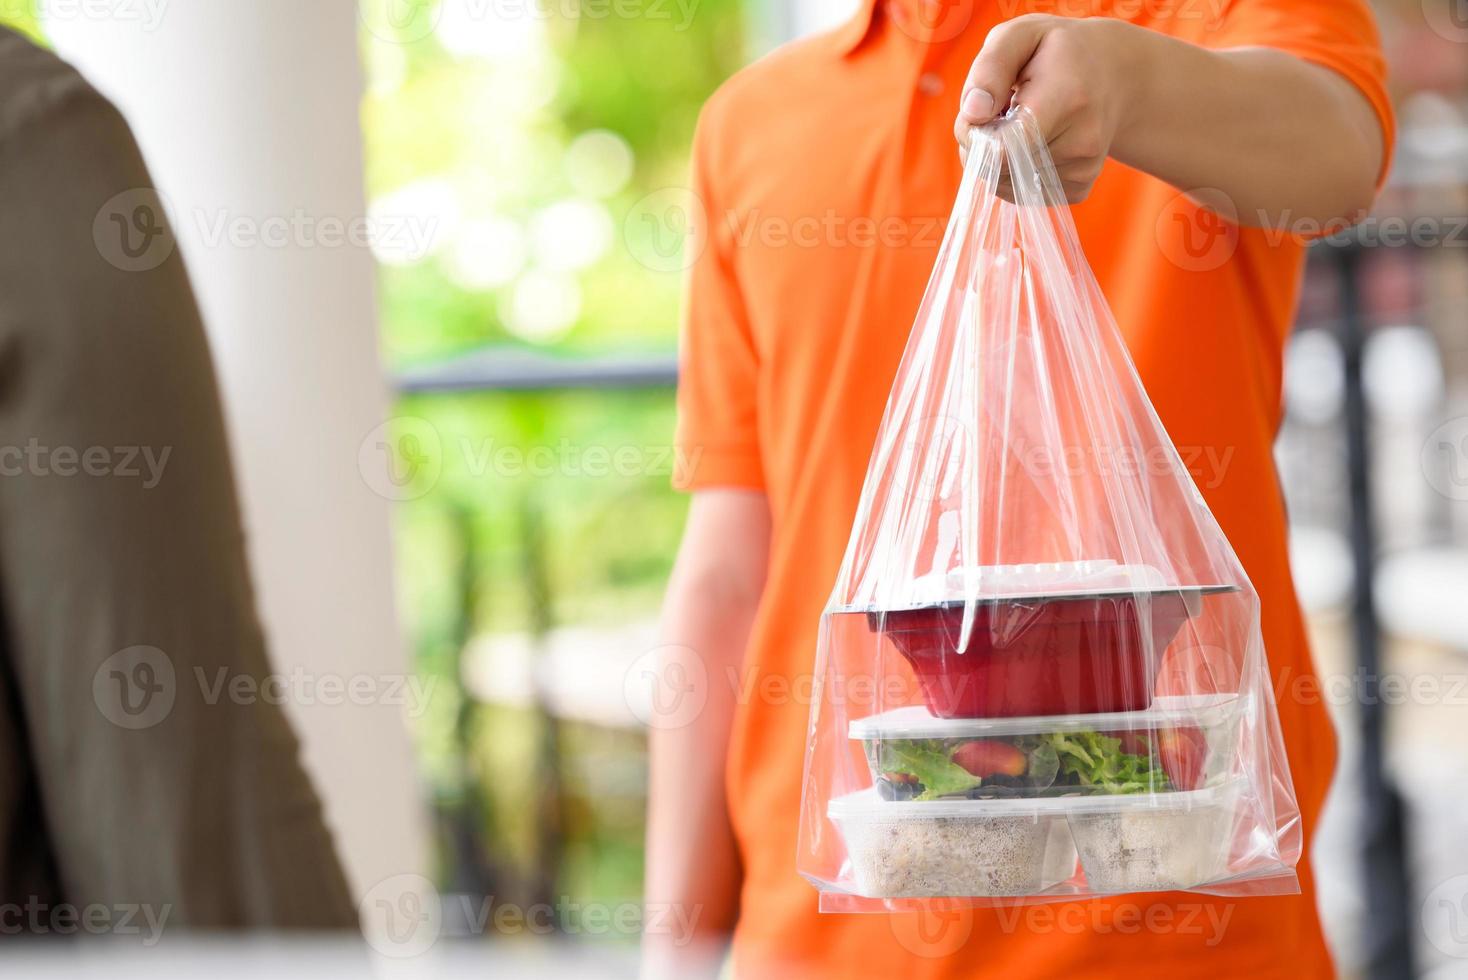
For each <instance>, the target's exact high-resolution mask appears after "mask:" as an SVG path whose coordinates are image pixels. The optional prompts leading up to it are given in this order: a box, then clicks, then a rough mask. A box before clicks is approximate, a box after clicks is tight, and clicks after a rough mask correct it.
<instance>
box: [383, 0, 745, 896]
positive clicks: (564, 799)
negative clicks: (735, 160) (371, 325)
mask: <svg viewBox="0 0 1468 980" xmlns="http://www.w3.org/2000/svg"><path fill="white" fill-rule="evenodd" d="M743 6H744V5H743V4H742V3H740V2H738V0H699V2H698V3H696V4H694V5H693V7H692V9H693V16H692V17H691V19H689V20H688V21H686V22H684V21H683V20H681V19H680V15H678V14H677V13H676V7H677V5H674V4H659V5H656V6H655V7H654V6H644V7H642V8H641V9H644V10H648V11H652V10H657V11H662V10H665V9H666V10H670V11H672V13H671V14H670V15H669V16H667V17H666V18H665V17H663V16H644V17H617V16H584V15H583V16H569V15H568V11H570V12H574V11H575V10H576V9H577V8H576V5H575V4H574V3H570V2H568V0H558V2H556V3H552V4H549V5H547V6H544V7H542V8H540V10H541V13H540V14H538V15H536V23H535V24H534V25H532V26H530V27H528V28H527V27H526V25H524V24H515V25H510V26H509V27H506V26H505V25H503V24H499V25H492V26H490V27H486V26H485V25H483V24H473V23H464V22H463V21H462V20H459V21H457V22H456V21H455V20H454V19H453V18H452V17H445V18H444V20H443V21H442V22H441V23H440V24H439V26H438V28H437V30H436V31H434V32H433V34H431V35H430V36H427V37H423V38H422V39H418V40H415V39H414V38H413V37H412V36H404V37H397V38H396V39H395V40H384V39H383V38H382V36H381V35H382V34H383V31H382V30H381V29H380V28H378V29H370V28H371V25H370V24H369V29H368V30H364V31H363V57H364V63H365V65H366V69H367V80H368V94H367V97H366V100H365V103H364V106H363V120H364V129H365V133H366V140H367V160H366V163H367V172H368V184H369V193H370V196H371V197H372V199H373V203H374V208H375V209H376V210H377V212H378V213H379V214H380V215H385V216H386V217H385V218H384V220H392V217H393V216H394V215H399V214H423V213H431V214H434V215H436V216H437V218H438V224H437V226H436V227H435V229H434V242H433V247H432V248H431V250H430V252H429V254H427V255H426V256H412V257H411V260H409V261H402V260H401V258H395V257H393V256H384V259H385V261H384V262H383V264H382V267H381V275H380V280H379V281H380V289H381V302H382V309H383V344H384V349H385V351H386V355H387V359H388V361H389V363H390V364H391V365H393V366H397V367H404V366H410V365H421V364H422V363H424V362H432V361H435V360H439V359H442V358H446V357H452V356H453V355H455V354H458V353H461V352H464V351H466V350H473V349H479V348H482V347H485V346H490V347H497V348H504V349H512V348H514V347H516V346H522V347H523V346H529V347H534V348H536V349H539V350H543V351H546V352H548V353H554V354H558V355H563V356H581V355H586V354H590V353H603V352H628V351H660V352H671V351H672V350H673V347H674V344H675V333H676V328H675V324H676V319H677V309H678V303H679V293H680V290H681V281H680V278H681V277H680V274H679V273H678V272H677V271H676V270H674V271H656V270H654V269H650V268H648V267H646V266H644V265H643V264H641V263H639V262H638V261H637V257H636V254H635V249H633V248H629V247H628V246H627V245H626V244H625V243H624V231H623V229H624V225H626V223H627V222H628V220H629V218H628V215H629V214H630V213H632V212H633V211H634V209H635V205H636V203H637V202H638V201H639V200H642V199H644V198H646V197H647V195H649V194H654V193H655V192H660V191H663V190H664V189H665V188H679V187H682V186H684V185H685V184H686V181H687V176H686V171H687V154H688V148H689V145H690V143H691V140H692V134H693V127H694V123H695V120H696V118H697V114H698V110H699V107H700V106H701V105H702V103H703V101H704V100H705V99H706V98H707V97H708V95H709V94H710V93H711V92H712V91H713V89H714V88H715V87H717V85H718V84H719V83H720V82H721V81H722V80H723V79H724V78H725V77H727V76H728V75H729V74H730V73H732V72H733V71H734V70H735V69H736V68H738V67H739V66H740V65H741V64H742V63H743V62H744V60H745V57H746V51H745V46H744V42H743V40H742V39H743V37H744V30H743V27H744V21H743V9H742V8H743ZM608 7H609V5H606V4H597V5H593V6H590V7H587V8H586V9H587V10H592V9H594V10H598V11H607V10H608ZM515 9H518V10H521V11H524V10H525V9H526V5H525V4H519V5H517V6H516V8H515ZM455 32H463V33H462V35H461V34H456V33H455ZM388 36H389V37H393V35H391V34H390V33H389V34H388ZM588 132H592V133H596V134H598V135H597V136H595V137H593V138H592V140H590V141H586V140H582V141H581V142H579V143H578V138H581V137H583V136H584V134H586V133H588ZM609 134H610V135H609ZM588 142H589V143H591V144H594V145H595V146H596V147H600V148H601V149H602V150H608V149H609V150H612V151H617V152H611V153H610V156H609V157H608V156H607V155H606V154H603V156H604V157H606V159H604V160H603V161H602V162H603V163H604V164H605V163H606V161H607V160H608V159H609V160H610V161H611V165H607V166H603V167H602V168H601V170H600V171H598V170H596V169H595V168H592V170H591V171H590V172H589V176H588V172H587V170H586V167H585V166H584V164H585V159H584V157H583V158H582V160H581V163H582V164H583V165H582V166H581V170H580V171H579V172H578V169H577V167H578V162H577V161H578V158H577V154H578V152H579V149H578V148H580V149H585V148H586V145H587V144H588ZM618 153H621V154H622V155H623V156H624V157H625V158H626V160H625V161H624V162H627V161H630V164H631V166H630V170H628V171H627V172H626V173H625V174H622V175H621V177H620V178H619V177H618V175H617V173H616V171H617V170H618V167H617V166H616V165H615V164H617V163H618V161H619V159H621V158H619V157H618ZM592 157H593V159H595V157H596V155H595V154H592ZM602 178H605V179H602ZM568 202H570V205H569V207H568ZM565 214H571V215H572V216H573V217H578V218H579V219H584V220H583V225H584V226H585V227H586V229H587V230H588V231H591V232H595V233H596V234H597V235H599V236H600V238H601V240H602V244H603V247H602V248H600V249H599V250H596V251H595V252H594V253H593V254H580V255H578V254H577V253H578V248H579V242H578V240H577V238H576V236H575V235H574V234H570V235H569V237H568V232H570V233H574V232H575V231H576V230H577V225H576V224H575V222H572V223H571V225H570V226H569V228H568V229H566V228H562V229H559V230H558V229H557V222H556V220H554V219H555V218H556V216H563V215H565ZM588 216H589V217H588ZM593 219H594V220H593ZM486 229H488V231H489V232H492V233H493V234H488V232H486ZM558 236H559V237H558ZM476 237H477V238H478V239H480V241H478V242H477V244H476ZM582 237H583V238H587V237H594V236H582ZM485 240H488V242H489V247H487V248H486V247H482V246H484V242H485ZM573 260H574V261H573ZM542 273H544V276H542ZM537 276H542V278H541V279H540V280H537V278H536V277H537ZM527 281H530V282H539V283H540V286H541V291H540V292H536V291H535V290H527V289H526V283H527ZM562 290H564V291H565V292H567V293H570V294H574V295H576V296H577V297H578V299H579V302H577V303H576V304H574V315H572V316H569V317H568V315H567V308H569V307H562V306H559V305H558V304H559V303H560V301H561V299H562V296H561V291H562ZM545 309H549V310H550V312H551V313H553V314H556V315H554V316H550V315H543V314H544V312H545ZM527 323H528V324H529V326H528V327H527V325H526V324H527ZM395 414H396V415H398V416H400V417H402V416H411V417H414V418H417V419H423V420H427V421H428V423H430V424H431V426H432V430H433V432H434V433H436V435H437V439H438V445H439V450H438V451H439V453H440V454H441V456H442V468H441V472H437V475H436V480H435V482H434V484H433V486H432V488H431V489H428V490H427V492H425V493H423V494H422V495H421V496H418V497H416V498H415V499H411V500H408V501H405V502H403V503H401V504H399V505H398V506H397V510H396V541H397V552H398V582H399V591H400V600H399V605H400V608H401V609H402V611H403V616H404V621H405V626H406V629H407V631H408V634H409V636H410V637H411V639H412V642H413V644H414V648H415V651H416V655H417V661H418V665H419V670H420V671H422V672H423V673H425V674H427V675H429V676H431V677H437V678H439V681H440V683H439V684H438V685H437V688H436V690H437V692H438V695H437V696H436V698H435V701H434V704H433V708H432V710H431V711H430V712H429V713H428V714H427V715H426V716H425V717H424V718H422V719H420V720H419V723H418V724H419V730H418V733H417V735H418V743H419V746H420V753H421V757H422V760H423V765H424V768H425V772H426V773H427V775H428V778H429V780H430V783H431V784H432V788H433V794H434V798H435V800H436V801H437V803H438V808H439V814H440V841H439V843H440V851H441V854H442V858H443V861H442V865H443V866H442V871H441V877H442V878H443V880H444V882H445V883H446V884H447V885H448V886H450V887H454V886H455V885H456V883H457V885H458V886H462V887H473V885H472V880H473V879H474V876H473V874H469V872H470V871H474V870H475V869H472V868H466V867H464V865H465V864H467V863H473V862H474V861H476V860H477V861H478V862H479V863H480V864H482V865H483V867H481V868H479V869H477V870H478V871H479V872H480V879H479V880H480V881H481V882H483V881H484V875H485V874H493V875H495V876H498V878H497V880H496V881H495V882H494V884H493V887H496V888H498V889H499V890H500V891H501V893H510V894H516V893H518V894H519V896H520V897H521V899H522V900H525V899H530V898H532V897H533V895H532V894H531V893H530V892H529V891H528V889H529V888H530V885H529V883H530V882H533V881H534V880H535V877H536V875H537V874H538V873H541V872H543V871H544V867H545V866H546V865H547V864H548V863H549V864H553V865H554V874H555V878H556V881H555V882H554V883H553V885H552V887H553V889H554V890H555V891H556V893H557V894H564V895H567V896H570V897H572V898H574V899H575V900H577V901H582V902H586V901H601V902H608V903H613V902H621V901H626V900H629V899H631V900H635V899H636V898H637V896H638V894H639V892H640V887H641V873H642V812H643V803H644V801H643V798H642V794H643V792H644V790H643V786H644V781H645V757H644V742H643V738H642V735H641V733H640V732H635V731H610V730H607V729H604V728H599V727H597V726H594V725H588V724H582V723H570V722H556V721H554V720H551V719H548V718H547V717H546V716H545V715H544V714H543V713H541V712H536V711H534V710H532V709H531V708H527V707H526V706H523V705H497V704H478V703H476V702H475V700H474V697H473V693H472V692H471V691H469V690H466V688H465V687H464V686H463V685H462V684H461V680H462V677H463V675H464V674H465V672H466V664H465V663H464V651H465V648H466V646H470V647H472V646H473V643H472V640H473V638H474V637H476V636H484V635H504V634H507V633H522V634H529V635H531V636H534V635H538V634H544V633H545V631H547V630H549V629H554V628H556V627H558V626H563V625H573V624H574V625H579V626H592V627H598V626H601V627H607V628H615V627H616V626H618V625H620V624H625V623H628V622H629V621H631V622H635V621H639V620H646V619H648V618H650V617H651V616H653V615H654V614H655V610H656V607H657V602H658V598H659V596H660V593H661V589H662V585H663V582H664V581H665V579H666V577H667V574H668V571H669V569H670V566H671V561H672V557H673V554H674V552H675V550H676V547H677V541H678V536H679V533H680V531H681V525H682V515H683V509H684V503H683V501H682V499H681V498H680V497H679V496H678V495H676V494H674V493H673V492H672V490H671V489H670V486H669V484H670V480H671V478H672V475H673V472H672V468H673V466H674V465H676V461H675V460H674V459H673V458H671V457H670V455H669V452H670V446H671V438H672V431H673V422H674V413H673V399H672V392H671V391H670V390H659V389H652V390H634V391H628V390H622V391H617V390H605V391H576V392H542V393H523V392H522V393H506V392H477V393H463V394H420V395H413V396H409V397H404V398H402V399H400V401H399V404H398V406H397V409H396V412H395ZM414 424H421V423H414ZM619 454H620V455H619ZM607 459H619V460H620V461H621V462H620V464H614V465H612V466H610V467H607V466H605V465H598V464H604V463H605V461H606V460H607ZM532 645H533V644H532ZM613 693H614V696H620V694H619V692H613ZM548 734H549V736H550V738H549V740H548V739H547V736H548ZM548 746H550V747H549V748H548ZM547 752H551V753H554V755H555V756H556V762H555V765H556V769H557V771H556V772H555V774H554V778H553V779H550V780H549V783H548V778H549V777H548V774H547V773H546V772H545V771H544V770H545V768H546V753H547ZM548 791H549V792H553V793H554V794H555V795H556V799H557V803H556V805H555V808H554V810H555V818H556V820H557V822H558V825H559V831H558V833H559V835H560V839H559V840H558V842H556V845H555V851H556V853H555V854H554V855H552V854H549V853H547V842H546V840H545V833H544V830H545V828H544V826H543V824H544V819H543V815H544V808H543V807H538V806H537V805H535V801H536V800H537V799H538V798H539V797H541V796H543V795H544V794H545V793H546V792H548ZM466 824H467V826H468V829H469V833H470V834H471V835H472V836H475V837H476V838H479V839H480V843H481V844H482V845H483V847H484V849H485V852H486V853H483V854H476V853H474V849H473V848H468V849H466V848H465V846H464V844H463V841H462V838H463V836H464V832H465V827H466ZM466 876H467V878H468V879H469V880H470V881H471V884H469V885H465V884H464V882H465V881H466ZM506 882H508V884H506ZM483 887H490V885H483Z"/></svg>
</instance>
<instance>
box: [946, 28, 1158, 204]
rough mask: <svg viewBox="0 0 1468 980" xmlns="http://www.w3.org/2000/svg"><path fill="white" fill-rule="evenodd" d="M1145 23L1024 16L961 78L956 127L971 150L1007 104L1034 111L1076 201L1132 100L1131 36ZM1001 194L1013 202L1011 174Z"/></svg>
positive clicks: (993, 38) (990, 41)
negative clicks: (974, 134) (977, 132)
mask: <svg viewBox="0 0 1468 980" xmlns="http://www.w3.org/2000/svg"><path fill="white" fill-rule="evenodd" d="M1132 30H1140V28H1135V27H1132V26H1131V25H1129V24H1125V23H1123V22H1121V21H1117V20H1111V19H1109V18H1105V17H1089V18H1085V19H1076V18H1069V17H1052V16H1049V15H1047V14H1026V15H1025V16H1023V17H1016V18H1015V19H1014V20H1011V21H1006V22H1005V23H1003V24H1000V25H999V26H998V27H996V28H994V29H993V30H992V31H990V32H989V36H988V37H987V38H985V40H984V47H983V50H981V51H980V52H979V56H978V57H977V58H976V59H974V64H973V67H972V68H970V69H969V73H968V80H967V81H966V82H965V83H964V89H963V101H962V103H961V104H960V107H959V111H958V118H957V119H956V120H955V121H954V124H953V132H954V135H955V136H956V137H957V138H958V143H959V147H960V148H961V150H962V151H963V152H965V153H966V152H967V149H968V141H969V131H970V130H971V129H972V127H974V126H979V125H982V124H984V123H986V122H988V121H990V120H991V119H993V118H994V117H995V116H997V115H1000V114H1001V113H1003V112H1004V110H1005V109H1007V108H1008V107H1009V103H1010V98H1011V95H1012V96H1013V98H1014V99H1015V101H1017V102H1018V103H1019V104H1021V105H1023V106H1025V107H1026V108H1028V109H1029V110H1030V112H1032V113H1034V116H1035V121H1036V122H1038V123H1039V124H1040V131H1041V132H1042V133H1044V134H1045V139H1046V142H1047V143H1048V144H1049V148H1050V156H1051V158H1052V159H1053V160H1054V161H1055V170H1056V173H1057V175H1058V176H1059V177H1060V181H1061V184H1062V185H1064V187H1065V195H1066V197H1067V198H1068V199H1069V200H1070V201H1071V203H1077V202H1079V201H1084V200H1085V199H1086V195H1087V194H1089V193H1090V192H1091V185H1092V184H1094V183H1095V182H1096V178H1097V177H1099V176H1101V165H1102V164H1103V163H1105V162H1106V157H1107V156H1108V155H1109V154H1110V152H1111V145H1112V142H1113V140H1114V139H1115V137H1116V133H1117V130H1118V129H1119V128H1121V126H1122V125H1123V124H1124V123H1125V122H1126V121H1127V119H1126V114H1127V109H1128V106H1129V105H1130V104H1131V99H1130V97H1129V96H1130V93H1129V92H1128V91H1127V88H1128V84H1129V82H1130V81H1131V80H1132V78H1133V76H1132V75H1130V74H1129V73H1128V71H1127V63H1126V60H1125V59H1126V49H1127V43H1126V42H1127V37H1126V35H1127V33H1128V32H1129V31H1132ZM999 192H1000V194H1001V196H1003V197H1004V198H1006V199H1007V200H1013V195H1012V194H1011V193H1010V188H1009V186H1008V182H1007V178H1002V179H1001V184H1000V188H999Z"/></svg>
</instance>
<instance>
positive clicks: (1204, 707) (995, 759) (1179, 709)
mask: <svg viewBox="0 0 1468 980" xmlns="http://www.w3.org/2000/svg"><path fill="white" fill-rule="evenodd" d="M1246 700H1247V698H1246V697H1241V696H1240V695H1237V694H1218V695H1196V696H1181V697H1158V698H1157V699H1155V700H1154V701H1153V703H1152V706H1151V707H1150V708H1148V709H1146V710H1144V711H1134V712H1116V713H1110V714H1096V715H1057V716H1035V717H1029V718H1002V719H966V718H951V719H950V718H940V717H937V716H935V715H933V714H932V713H931V712H930V711H929V710H928V709H927V708H925V707H923V706H922V705H913V706H908V707H903V708H896V709H893V710H890V711H886V712H882V713H881V714H877V715H871V716H869V717H866V718H859V719H857V720H855V721H853V722H852V723H851V725H850V729H849V733H850V737H851V738H852V739H855V740H859V741H860V742H861V743H862V749H863V752H864V754H865V756H866V759H867V764H868V766H869V767H870V768H871V774H872V782H873V785H874V787H875V788H876V790H877V793H878V795H879V796H880V797H881V798H882V799H886V800H899V801H900V800H918V801H924V800H938V799H952V798H967V799H1008V798H1015V797H1058V796H1089V795H1096V794H1104V795H1120V794H1128V793H1167V792H1176V791H1186V790H1196V789H1202V788H1204V787H1205V786H1216V785H1218V784H1220V783H1222V782H1223V781H1224V780H1225V779H1226V778H1227V776H1228V775H1229V766H1230V763H1231V761H1232V759H1233V757H1234V752H1235V749H1236V747H1237V745H1238V733H1239V720H1240V716H1241V714H1242V712H1243V710H1244V706H1245V703H1246Z"/></svg>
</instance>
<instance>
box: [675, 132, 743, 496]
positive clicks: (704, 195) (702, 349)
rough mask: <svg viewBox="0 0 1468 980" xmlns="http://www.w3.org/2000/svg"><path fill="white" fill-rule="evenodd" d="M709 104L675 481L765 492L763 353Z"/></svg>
mask: <svg viewBox="0 0 1468 980" xmlns="http://www.w3.org/2000/svg"><path fill="white" fill-rule="evenodd" d="M712 128H713V127H712V126H711V124H710V122H709V112H708V110H707V109H705V111H704V113H703V115H702V116H701V117H700V119H699V124H698V132H697V134H696V136H695V137H694V146H693V164H692V175H693V176H692V191H693V196H692V201H691V206H692V208H693V210H694V215H693V222H692V224H693V227H692V230H691V233H690V234H689V236H688V238H687V240H686V241H685V245H684V247H685V248H686V249H687V250H688V251H687V252H686V253H685V255H686V256H687V257H689V258H691V260H692V261H691V264H690V265H689V266H688V269H687V273H686V280H685V286H684V296H683V315H682V323H681V327H680V338H679V350H678V368H679V377H678V426H677V435H676V437H675V445H676V448H677V450H678V453H679V458H680V459H681V460H682V461H683V463H682V465H680V466H679V467H678V475H677V476H675V478H674V481H673V484H674V486H675V487H677V488H678V489H680V490H701V489H706V488H711V487H747V488H754V489H762V488H763V487H764V473H763V469H762V467H761V464H760V452H759V433H758V425H757V417H758V413H757V395H758V380H759V356H758V353H757V351H756V348H755V343H754V338H753V335H752V333H751V331H750V324H749V316H748V313H747V310H746V307H745V303H744V296H743V294H742V292H741V290H740V287H739V282H738V279H737V276H736V274H735V266H734V242H733V238H732V234H731V233H730V231H729V228H728V225H727V223H726V222H721V221H719V220H718V217H717V216H718V215H721V214H724V213H726V210H727V207H728V205H727V202H726V201H725V200H724V199H723V197H722V196H721V193H720V189H719V186H718V181H717V179H716V178H715V177H714V176H713V174H712V173H711V171H712V170H713V169H714V167H715V165H716V164H717V163H718V162H719V161H718V156H717V154H716V152H715V149H714V147H713V146H712V145H711V143H712V142H713V140H712V135H711V130H712Z"/></svg>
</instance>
